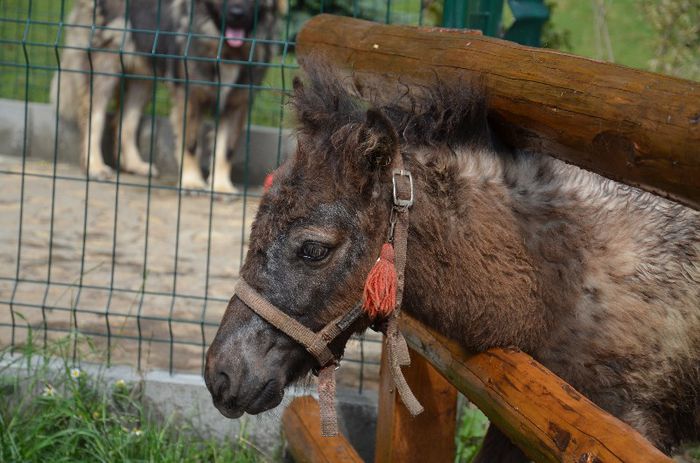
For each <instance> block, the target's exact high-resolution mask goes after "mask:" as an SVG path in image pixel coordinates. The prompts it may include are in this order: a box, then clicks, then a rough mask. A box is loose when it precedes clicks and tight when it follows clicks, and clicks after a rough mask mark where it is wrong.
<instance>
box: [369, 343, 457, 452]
mask: <svg viewBox="0 0 700 463" xmlns="http://www.w3.org/2000/svg"><path fill="white" fill-rule="evenodd" d="M403 372H404V375H405V377H406V381H407V382H408V384H409V385H410V386H411V389H412V390H413V392H414V394H415V395H416V397H417V398H418V400H419V401H420V402H421V404H422V405H423V407H425V411H424V412H423V413H421V414H420V415H418V416H417V417H412V416H411V415H410V414H409V413H408V411H407V410H406V407H404V405H403V403H401V398H400V397H399V395H398V393H397V392H396V391H395V389H393V387H392V382H391V373H389V368H388V365H387V355H386V349H382V364H381V372H380V379H379V411H378V413H377V443H376V450H375V458H374V461H375V463H389V462H392V463H414V462H415V463H425V462H431V463H432V462H435V463H440V462H446V463H447V462H453V461H454V458H455V432H456V426H457V390H456V389H455V388H454V387H453V386H452V385H451V384H450V383H449V382H448V381H447V380H446V379H445V378H444V377H443V376H442V375H441V374H440V373H438V372H437V371H436V370H435V368H433V367H432V365H430V363H428V361H427V360H425V359H424V358H423V357H421V356H420V355H418V354H417V353H416V352H414V351H411V366H409V367H405V368H404V369H403Z"/></svg>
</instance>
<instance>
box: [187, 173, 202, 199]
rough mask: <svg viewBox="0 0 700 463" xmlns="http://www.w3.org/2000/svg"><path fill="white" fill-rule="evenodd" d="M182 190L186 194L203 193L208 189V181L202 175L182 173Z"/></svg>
mask: <svg viewBox="0 0 700 463" xmlns="http://www.w3.org/2000/svg"><path fill="white" fill-rule="evenodd" d="M182 190H184V192H185V194H202V193H205V192H206V190H207V182H205V181H204V179H203V178H202V176H201V175H199V176H198V175H187V174H183V175H182Z"/></svg>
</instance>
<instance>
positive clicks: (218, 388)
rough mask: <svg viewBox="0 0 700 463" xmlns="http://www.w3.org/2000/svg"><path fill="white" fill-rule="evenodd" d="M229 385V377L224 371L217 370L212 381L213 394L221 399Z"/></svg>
mask: <svg viewBox="0 0 700 463" xmlns="http://www.w3.org/2000/svg"><path fill="white" fill-rule="evenodd" d="M230 386H231V378H229V376H228V375H227V374H226V372H224V371H219V372H217V373H216V380H215V381H214V388H213V389H214V394H215V395H216V397H218V398H219V399H222V398H223V397H222V396H223V395H225V393H226V391H227V390H228V389H229V387H230Z"/></svg>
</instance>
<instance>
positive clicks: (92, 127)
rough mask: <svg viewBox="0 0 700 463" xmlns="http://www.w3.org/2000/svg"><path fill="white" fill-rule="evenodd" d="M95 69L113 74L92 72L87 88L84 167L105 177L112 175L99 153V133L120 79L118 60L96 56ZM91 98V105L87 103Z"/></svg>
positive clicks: (104, 122) (94, 176)
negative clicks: (90, 82)
mask: <svg viewBox="0 0 700 463" xmlns="http://www.w3.org/2000/svg"><path fill="white" fill-rule="evenodd" d="M94 61H95V70H97V69H99V71H100V72H101V73H103V72H105V73H111V74H114V75H104V74H97V73H95V74H92V90H91V91H90V90H89V89H88V92H89V94H88V95H87V108H86V109H88V110H89V111H90V113H89V114H88V116H87V117H86V120H85V122H84V126H83V128H82V132H83V153H84V154H83V158H82V159H83V167H84V168H85V170H86V171H87V173H88V176H90V177H91V178H96V179H106V178H109V177H111V176H112V174H113V171H112V168H111V167H109V166H108V165H107V164H105V161H104V157H103V155H102V135H103V134H104V128H105V124H106V122H107V107H108V105H109V102H110V100H111V99H112V95H113V93H114V89H115V87H116V86H117V83H118V82H119V78H118V77H117V72H118V68H117V65H118V63H119V62H118V61H114V62H112V60H110V59H109V57H104V56H99V55H98V56H97V57H96V58H95V59H94ZM90 99H92V105H90Z"/></svg>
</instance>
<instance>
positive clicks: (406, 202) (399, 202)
mask: <svg viewBox="0 0 700 463" xmlns="http://www.w3.org/2000/svg"><path fill="white" fill-rule="evenodd" d="M396 177H405V178H407V179H408V184H409V187H410V189H411V196H410V197H409V198H408V199H403V198H399V197H398V196H397V191H396ZM391 183H392V188H393V193H394V206H396V207H411V206H413V176H412V175H411V173H410V172H409V171H407V170H403V169H394V170H393V171H392V172H391Z"/></svg>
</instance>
